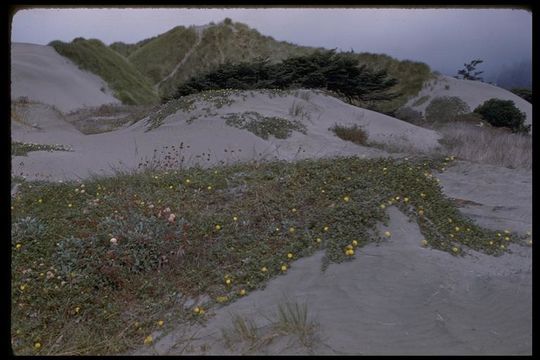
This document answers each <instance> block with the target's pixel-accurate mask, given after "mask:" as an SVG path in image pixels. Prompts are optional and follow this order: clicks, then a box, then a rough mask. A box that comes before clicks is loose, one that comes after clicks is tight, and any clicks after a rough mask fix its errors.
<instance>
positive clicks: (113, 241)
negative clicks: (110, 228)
mask: <svg viewBox="0 0 540 360" xmlns="http://www.w3.org/2000/svg"><path fill="white" fill-rule="evenodd" d="M110 242H111V244H113V245H116V243H117V242H118V240H116V238H111V240H110Z"/></svg>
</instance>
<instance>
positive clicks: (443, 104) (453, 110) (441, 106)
mask: <svg viewBox="0 0 540 360" xmlns="http://www.w3.org/2000/svg"><path fill="white" fill-rule="evenodd" d="M468 112H470V108H469V105H467V103H466V102H465V101H463V100H461V99H460V98H459V97H457V96H452V97H449V96H442V97H436V98H435V99H433V100H431V102H430V103H429V105H428V106H427V108H426V114H425V117H426V120H428V121H429V122H432V123H446V122H449V121H453V120H454V118H455V117H456V116H458V115H462V114H466V113H468Z"/></svg>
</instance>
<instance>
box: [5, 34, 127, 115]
mask: <svg viewBox="0 0 540 360" xmlns="http://www.w3.org/2000/svg"><path fill="white" fill-rule="evenodd" d="M101 89H103V91H102V90H101ZM22 96H24V97H27V98H28V99H30V100H34V101H39V102H42V103H45V104H49V105H54V106H56V107H57V108H58V109H59V110H60V111H62V112H69V111H72V110H75V109H78V108H81V107H85V106H99V105H102V104H108V103H119V101H118V100H117V99H116V98H114V97H113V96H112V95H111V91H110V89H109V88H108V86H107V84H106V83H105V82H104V81H103V80H102V79H101V78H100V77H98V76H96V75H94V74H92V73H89V72H86V71H82V70H80V69H79V68H78V67H77V66H76V65H75V64H73V62H71V61H70V60H68V59H66V58H64V57H63V56H61V55H59V54H58V53H57V52H56V51H55V50H54V49H53V48H52V47H50V46H43V45H35V44H22V43H12V44H11V98H12V99H16V98H18V97H22Z"/></svg>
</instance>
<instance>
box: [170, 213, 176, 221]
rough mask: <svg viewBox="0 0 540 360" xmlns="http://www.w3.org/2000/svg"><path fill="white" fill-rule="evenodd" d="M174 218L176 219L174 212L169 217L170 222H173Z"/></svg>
mask: <svg viewBox="0 0 540 360" xmlns="http://www.w3.org/2000/svg"><path fill="white" fill-rule="evenodd" d="M174 219H176V215H174V214H171V215H169V219H168V220H169V222H173V221H174Z"/></svg>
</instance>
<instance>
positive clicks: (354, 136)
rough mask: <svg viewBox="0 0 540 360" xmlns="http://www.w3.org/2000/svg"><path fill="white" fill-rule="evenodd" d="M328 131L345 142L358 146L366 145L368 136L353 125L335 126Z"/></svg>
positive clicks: (359, 127) (360, 128)
mask: <svg viewBox="0 0 540 360" xmlns="http://www.w3.org/2000/svg"><path fill="white" fill-rule="evenodd" d="M329 130H330V131H333V132H334V133H335V134H336V136H337V137H339V138H340V139H343V140H345V141H351V142H353V143H355V144H358V145H367V140H368V136H367V134H366V132H365V130H364V129H362V127H361V126H358V125H354V126H350V127H347V126H341V125H338V124H335V125H334V126H333V127H331V128H330V129H329Z"/></svg>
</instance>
